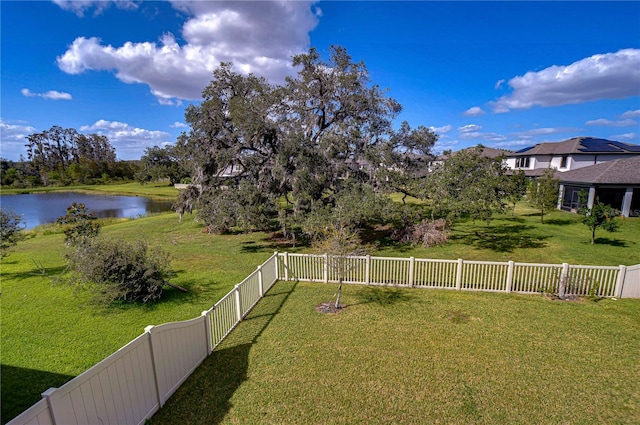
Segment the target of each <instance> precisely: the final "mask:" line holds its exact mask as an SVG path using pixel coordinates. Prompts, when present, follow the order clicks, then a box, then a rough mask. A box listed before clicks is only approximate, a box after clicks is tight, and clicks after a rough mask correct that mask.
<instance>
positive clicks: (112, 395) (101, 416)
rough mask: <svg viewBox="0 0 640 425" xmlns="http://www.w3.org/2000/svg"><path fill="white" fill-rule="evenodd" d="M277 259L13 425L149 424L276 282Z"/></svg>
mask: <svg viewBox="0 0 640 425" xmlns="http://www.w3.org/2000/svg"><path fill="white" fill-rule="evenodd" d="M277 262H278V255H277V254H274V255H272V256H271V257H270V258H269V259H268V260H267V261H265V262H264V263H263V264H262V265H261V266H259V267H258V269H257V270H256V271H254V272H253V273H251V274H250V275H249V276H248V277H247V278H246V279H245V280H244V281H242V282H241V283H239V284H238V285H236V286H235V287H234V288H233V290H231V292H229V293H228V294H227V295H226V296H224V297H223V298H222V299H221V300H220V301H218V302H217V303H216V305H214V306H213V307H212V308H211V309H209V310H207V311H204V312H203V313H202V315H201V316H200V317H197V318H195V319H192V320H186V321H183V322H174V323H166V324H164V325H160V326H148V327H147V328H146V329H145V332H144V333H143V334H142V335H140V336H139V337H138V338H136V339H134V340H133V341H131V342H130V343H129V344H127V345H125V346H124V347H122V348H121V349H119V350H118V351H117V352H115V353H113V354H112V355H110V356H109V357H107V358H106V359H104V360H102V361H101V362H100V363H98V364H96V365H95V366H93V367H92V368H91V369H89V370H87V371H85V372H84V373H82V374H81V375H79V376H77V377H75V378H73V379H72V380H71V381H69V382H67V383H66V384H64V385H63V386H61V387H60V388H51V389H49V390H47V391H45V392H44V393H43V394H42V397H43V399H42V400H40V401H39V402H38V403H36V404H34V405H33V406H31V407H30V408H29V409H27V410H25V411H24V412H23V413H22V414H20V415H19V416H17V417H16V418H14V419H13V420H11V421H10V422H9V423H8V425H22V424H25V425H26V424H34V425H35V424H41V425H44V424H51V425H72V424H83V425H86V424H96V425H108V424H114V425H127V424H144V422H145V421H146V420H147V419H148V418H150V417H151V416H153V414H154V413H155V412H157V411H158V409H160V407H162V406H163V405H164V403H165V402H166V401H167V400H168V399H169V397H171V395H172V394H173V393H174V392H175V391H176V390H177V389H178V387H179V386H180V385H181V384H182V383H183V382H184V381H185V380H186V379H187V378H188V377H189V375H191V373H193V371H194V370H195V369H196V368H197V367H198V366H199V365H200V363H202V361H203V360H204V359H205V358H207V356H208V355H209V354H211V352H212V350H213V348H215V347H216V346H217V345H218V344H220V342H221V341H222V340H223V339H224V337H225V336H227V335H228V334H229V332H231V330H232V329H233V328H234V327H235V326H236V325H237V324H238V322H240V321H241V320H242V318H243V317H244V316H246V315H247V313H248V312H249V311H250V310H251V308H252V307H253V306H254V305H255V304H256V303H257V302H258V301H259V300H260V298H261V297H262V296H263V295H264V294H265V292H266V291H268V290H269V288H271V286H273V284H274V283H276V281H277V280H278V266H277Z"/></svg>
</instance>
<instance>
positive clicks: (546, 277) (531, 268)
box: [511, 263, 562, 294]
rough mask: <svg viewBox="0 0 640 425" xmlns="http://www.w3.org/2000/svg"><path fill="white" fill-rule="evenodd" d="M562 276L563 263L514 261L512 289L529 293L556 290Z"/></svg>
mask: <svg viewBox="0 0 640 425" xmlns="http://www.w3.org/2000/svg"><path fill="white" fill-rule="evenodd" d="M561 277H562V265H561V264H533V263H514V271H513V282H512V284H511V290H512V291H513V292H522V293H528V294H531V293H539V292H556V291H557V289H558V285H559V284H560V278H561Z"/></svg>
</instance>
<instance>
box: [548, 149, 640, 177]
mask: <svg viewBox="0 0 640 425" xmlns="http://www.w3.org/2000/svg"><path fill="white" fill-rule="evenodd" d="M556 177H557V178H558V179H559V180H560V181H561V182H567V183H594V184H640V155H635V156H632V157H630V158H624V159H616V160H614V161H606V162H602V163H600V164H596V165H590V166H588V167H582V168H578V169H577V170H572V171H565V172H563V173H562V172H556Z"/></svg>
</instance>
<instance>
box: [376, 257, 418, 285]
mask: <svg viewBox="0 0 640 425" xmlns="http://www.w3.org/2000/svg"><path fill="white" fill-rule="evenodd" d="M410 264H411V260H410V259H409V258H384V257H371V266H370V268H371V271H370V280H369V282H370V283H373V284H378V285H408V284H409V266H410Z"/></svg>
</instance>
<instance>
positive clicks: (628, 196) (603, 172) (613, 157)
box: [506, 137, 640, 216]
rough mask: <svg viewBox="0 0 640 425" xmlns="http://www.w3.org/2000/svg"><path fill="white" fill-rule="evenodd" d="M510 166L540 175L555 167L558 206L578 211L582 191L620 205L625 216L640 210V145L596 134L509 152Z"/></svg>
mask: <svg viewBox="0 0 640 425" xmlns="http://www.w3.org/2000/svg"><path fill="white" fill-rule="evenodd" d="M506 161H507V165H508V166H509V168H511V169H514V170H517V169H521V170H524V172H525V174H526V175H527V176H528V177H532V178H535V177H539V176H541V175H542V173H543V172H544V170H545V169H547V168H554V169H555V170H556V178H558V179H559V180H560V193H559V196H558V208H560V209H564V210H569V211H575V210H576V208H577V206H578V197H579V193H580V191H583V190H584V191H586V192H588V194H589V197H588V199H589V201H588V206H589V207H591V206H592V205H593V203H594V201H595V199H596V198H598V199H600V201H601V202H604V203H607V204H610V205H611V206H612V207H614V208H617V209H619V210H620V211H621V212H622V214H623V215H624V216H638V215H640V211H639V210H638V205H639V204H640V146H638V145H633V144H629V143H622V142H617V141H613V140H606V139H597V138H594V137H576V138H573V139H569V140H565V141H564V142H558V143H540V144H537V145H535V146H531V147H528V148H525V149H521V150H519V151H516V152H513V153H511V154H508V155H507V159H506Z"/></svg>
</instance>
